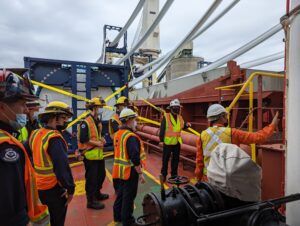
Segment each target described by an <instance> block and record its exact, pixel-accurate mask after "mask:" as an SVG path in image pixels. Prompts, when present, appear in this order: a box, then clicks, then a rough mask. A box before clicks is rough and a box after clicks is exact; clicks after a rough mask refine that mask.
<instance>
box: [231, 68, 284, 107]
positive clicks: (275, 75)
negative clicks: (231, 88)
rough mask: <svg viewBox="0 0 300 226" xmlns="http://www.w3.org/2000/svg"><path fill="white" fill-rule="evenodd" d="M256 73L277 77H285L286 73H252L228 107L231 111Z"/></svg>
mask: <svg viewBox="0 0 300 226" xmlns="http://www.w3.org/2000/svg"><path fill="white" fill-rule="evenodd" d="M256 75H262V76H268V77H275V78H283V77H284V75H283V74H276V73H267V72H258V71H257V72H254V73H252V74H251V75H250V76H249V78H248V79H247V81H246V82H245V83H244V84H243V86H242V88H241V89H240V91H239V92H238V94H237V95H236V96H235V98H234V99H233V101H232V102H231V104H230V105H229V106H228V107H227V108H226V109H227V111H228V112H230V111H231V109H232V108H233V107H234V105H235V104H236V102H237V101H238V99H239V98H240V96H241V95H242V94H243V93H244V91H245V89H246V88H247V86H248V85H249V83H250V82H251V81H252V80H253V78H254V77H255V76H256Z"/></svg>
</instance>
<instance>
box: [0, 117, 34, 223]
mask: <svg viewBox="0 0 300 226" xmlns="http://www.w3.org/2000/svg"><path fill="white" fill-rule="evenodd" d="M0 128H1V129H2V130H4V131H6V132H8V133H10V134H12V135H13V136H14V137H18V135H19V133H18V132H17V131H15V130H14V129H12V128H11V127H10V126H9V125H7V124H5V123H4V122H1V121H0ZM24 166H25V156H24V153H23V151H22V150H21V149H20V148H19V147H18V146H16V145H11V144H8V143H3V144H1V145H0V182H1V186H0V225H1V226H2V225H3V226H4V225H5V226H6V225H7V226H8V225H9V226H21V225H22V226H24V225H26V224H27V223H28V222H29V218H28V215H27V202H26V190H25V185H24Z"/></svg>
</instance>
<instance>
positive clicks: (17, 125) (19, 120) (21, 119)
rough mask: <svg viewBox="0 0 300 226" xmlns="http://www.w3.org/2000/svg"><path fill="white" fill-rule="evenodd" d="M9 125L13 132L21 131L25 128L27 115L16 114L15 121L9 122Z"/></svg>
mask: <svg viewBox="0 0 300 226" xmlns="http://www.w3.org/2000/svg"><path fill="white" fill-rule="evenodd" d="M8 122H9V125H10V126H11V127H12V128H14V129H15V130H19V129H22V128H23V127H25V126H26V123H27V115H26V114H16V121H13V120H9V121H8Z"/></svg>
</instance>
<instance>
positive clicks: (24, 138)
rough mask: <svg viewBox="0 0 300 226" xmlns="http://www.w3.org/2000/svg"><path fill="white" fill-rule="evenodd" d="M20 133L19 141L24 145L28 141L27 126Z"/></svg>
mask: <svg viewBox="0 0 300 226" xmlns="http://www.w3.org/2000/svg"><path fill="white" fill-rule="evenodd" d="M19 133H20V135H19V136H18V140H19V141H20V142H22V143H23V142H25V141H27V140H28V130H27V128H26V127H25V126H24V127H23V128H22V129H20V130H19Z"/></svg>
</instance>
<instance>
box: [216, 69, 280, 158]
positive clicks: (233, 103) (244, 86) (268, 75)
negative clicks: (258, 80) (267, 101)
mask: <svg viewBox="0 0 300 226" xmlns="http://www.w3.org/2000/svg"><path fill="white" fill-rule="evenodd" d="M257 75H261V76H267V77H275V78H284V75H283V74H277V73H267V72H259V71H257V72H254V73H252V74H251V75H250V76H249V78H248V79H247V81H246V82H245V83H241V84H235V85H232V86H223V87H217V88H216V89H221V90H222V89H223V88H224V89H227V88H231V87H236V86H240V85H242V88H241V89H240V91H239V92H238V93H237V95H236V96H235V98H234V99H233V101H232V102H231V104H230V105H229V106H228V107H227V108H226V109H227V112H228V121H229V120H230V111H231V110H232V108H233V107H234V105H235V104H236V102H237V101H238V100H239V98H240V97H241V96H242V94H243V93H244V91H245V89H246V88H247V87H248V86H249V112H250V113H249V114H250V115H249V128H248V130H249V132H253V93H254V87H253V81H252V80H253V79H254V77H255V76H257ZM250 146H251V157H252V160H253V161H255V162H256V147H255V144H251V145H250Z"/></svg>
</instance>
